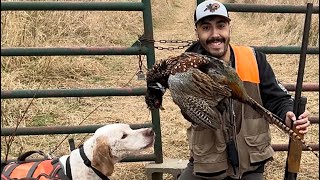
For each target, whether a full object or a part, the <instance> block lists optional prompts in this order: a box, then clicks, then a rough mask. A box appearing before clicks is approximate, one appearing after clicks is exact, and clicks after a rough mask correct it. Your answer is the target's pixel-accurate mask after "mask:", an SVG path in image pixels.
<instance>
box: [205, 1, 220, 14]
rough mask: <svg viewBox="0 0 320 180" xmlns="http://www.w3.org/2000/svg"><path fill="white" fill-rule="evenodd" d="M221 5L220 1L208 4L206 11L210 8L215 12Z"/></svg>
mask: <svg viewBox="0 0 320 180" xmlns="http://www.w3.org/2000/svg"><path fill="white" fill-rule="evenodd" d="M219 7H220V5H219V4H218V3H213V4H208V5H207V7H206V9H205V10H204V11H206V10H209V11H210V12H214V11H216V10H217V9H219Z"/></svg>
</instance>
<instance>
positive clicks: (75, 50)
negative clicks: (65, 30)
mask: <svg viewBox="0 0 320 180" xmlns="http://www.w3.org/2000/svg"><path fill="white" fill-rule="evenodd" d="M253 47H254V48H256V49H257V50H259V51H261V52H264V53H266V54H300V53H301V47H299V46H275V47H271V46H253ZM147 51H148V49H147V48H146V47H142V48H141V51H140V49H139V47H129V48H122V47H55V48H46V47H37V48H36V47H13V48H6V47H4V48H1V56H83V55H139V54H142V55H145V54H147ZM307 54H319V47H309V48H308V49H307Z"/></svg>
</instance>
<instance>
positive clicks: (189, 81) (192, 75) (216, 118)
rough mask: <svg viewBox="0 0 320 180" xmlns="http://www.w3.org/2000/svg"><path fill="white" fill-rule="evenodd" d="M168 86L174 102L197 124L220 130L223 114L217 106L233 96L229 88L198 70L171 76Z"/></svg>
mask: <svg viewBox="0 0 320 180" xmlns="http://www.w3.org/2000/svg"><path fill="white" fill-rule="evenodd" d="M168 84H169V89H170V92H171V96H172V98H173V101H174V102H175V103H176V104H177V105H178V106H179V107H180V109H181V110H182V111H183V112H184V113H185V114H186V115H188V116H189V117H190V118H191V119H192V120H193V121H194V122H195V123H197V124H200V125H202V126H204V127H207V128H210V129H217V128H220V124H221V114H220V113H219V111H218V110H217V109H216V106H217V105H218V103H219V102H220V101H221V100H223V99H224V98H226V97H230V96H231V93H230V90H229V89H228V88H227V87H225V86H223V85H220V84H218V83H216V82H214V81H213V80H212V79H211V78H210V77H209V76H208V75H207V74H205V73H203V72H201V71H200V70H198V69H190V70H188V71H187V72H184V73H177V74H175V75H170V77H169V80H168Z"/></svg>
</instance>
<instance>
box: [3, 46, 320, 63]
mask: <svg viewBox="0 0 320 180" xmlns="http://www.w3.org/2000/svg"><path fill="white" fill-rule="evenodd" d="M253 47H254V48H256V49H257V50H259V51H261V52H264V53H266V54H300V52H301V47H300V46H275V47H271V46H253ZM150 48H151V47H148V48H147V44H146V43H144V44H143V46H142V47H141V49H140V48H139V47H129V48H121V47H112V48H111V47H75V48H71V47H59V48H21V47H17V48H1V56H84V55H139V54H141V55H146V54H147V53H148V51H152V50H151V49H150ZM150 53H151V54H152V53H153V52H150ZM307 54H319V48H318V47H309V48H308V50H307ZM148 62H150V63H149V64H148V67H149V68H150V67H151V66H152V64H153V63H152V62H151V61H148Z"/></svg>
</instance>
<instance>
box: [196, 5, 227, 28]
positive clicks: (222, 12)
mask: <svg viewBox="0 0 320 180" xmlns="http://www.w3.org/2000/svg"><path fill="white" fill-rule="evenodd" d="M207 16H222V17H225V18H227V19H228V20H229V21H231V19H230V18H229V14H228V11H227V8H226V7H225V6H224V5H223V4H222V3H220V2H218V1H214V0H206V1H203V2H202V3H200V4H199V5H198V6H197V8H196V11H195V13H194V23H195V24H196V23H197V22H198V21H199V20H200V19H202V18H205V17H207Z"/></svg>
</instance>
